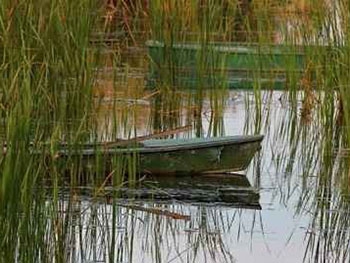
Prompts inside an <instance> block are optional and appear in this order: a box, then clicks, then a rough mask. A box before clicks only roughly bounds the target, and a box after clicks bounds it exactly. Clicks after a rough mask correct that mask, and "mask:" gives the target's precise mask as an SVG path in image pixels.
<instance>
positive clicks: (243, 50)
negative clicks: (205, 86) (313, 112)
mask: <svg viewBox="0 0 350 263" xmlns="http://www.w3.org/2000/svg"><path fill="white" fill-rule="evenodd" d="M230 45H231V46H230ZM146 46H147V47H148V48H165V47H166V45H165V44H164V43H163V42H160V41H158V40H147V41H146ZM169 47H170V48H173V49H180V50H189V51H198V50H201V49H202V47H203V46H201V45H200V44H197V43H173V44H172V45H171V46H169ZM205 47H207V48H208V49H209V50H212V51H216V52H219V53H232V54H249V55H278V56H295V55H300V56H304V55H305V52H304V51H302V50H300V49H301V48H303V46H300V47H298V46H293V45H281V44H259V43H257V44H247V43H241V42H227V43H219V42H209V43H208V44H206V45H205ZM288 47H289V48H292V49H293V51H284V50H280V49H278V48H282V49H287V48H288ZM271 49H272V50H271ZM276 49H277V50H276Z"/></svg>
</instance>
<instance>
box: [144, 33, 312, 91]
mask: <svg viewBox="0 0 350 263" xmlns="http://www.w3.org/2000/svg"><path fill="white" fill-rule="evenodd" d="M146 46H147V48H148V53H149V57H150V60H151V62H150V76H149V85H150V86H155V85H157V84H168V85H171V86H175V87H179V88H197V87H204V88H221V87H227V88H233V89H235V88H236V89H249V88H252V87H254V86H255V85H256V86H259V87H261V88H267V89H283V88H286V87H288V85H290V84H293V83H295V82H296V81H299V80H300V78H301V77H302V76H303V72H304V70H305V55H304V50H301V48H298V47H296V46H284V45H258V44H242V43H209V44H206V45H200V44H172V45H166V44H164V43H163V42H159V41H152V40H150V41H147V42H146Z"/></svg>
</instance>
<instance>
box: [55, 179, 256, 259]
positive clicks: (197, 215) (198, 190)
mask: <svg viewBox="0 0 350 263" xmlns="http://www.w3.org/2000/svg"><path fill="white" fill-rule="evenodd" d="M90 190H91V189H89V188H88V187H81V188H79V189H78V190H77V191H76V192H75V193H76V194H75V196H74V198H73V196H72V194H71V192H70V193H67V192H62V195H63V198H62V199H61V200H65V201H62V202H63V203H62V206H61V207H62V208H63V209H62V214H63V216H62V220H63V221H67V222H66V223H68V222H69V223H68V224H67V226H68V229H66V243H67V244H70V245H69V246H67V250H65V251H66V260H67V262H68V261H69V262H86V261H89V262H134V261H136V260H137V261H140V262H235V256H234V255H233V253H232V247H230V246H228V244H229V243H230V242H229V243H228V242H227V240H225V239H226V238H231V237H232V233H231V231H232V229H231V228H236V226H238V225H239V226H240V227H243V228H246V229H254V228H255V221H256V217H257V216H258V215H257V213H259V211H258V210H260V209H261V206H260V204H259V193H258V192H257V190H256V189H255V188H253V187H252V186H251V184H250V183H249V181H248V179H247V177H246V176H244V175H239V174H206V175H202V176H186V177H183V176H180V177H179V176H172V177H169V176H157V177H154V176H152V177H147V178H144V179H143V180H142V181H141V182H140V183H139V184H137V185H135V186H134V187H126V186H125V187H120V188H119V189H117V188H115V187H112V186H106V187H104V189H103V190H102V191H97V192H99V195H98V196H97V195H96V194H95V193H96V192H94V191H90ZM79 193H80V194H79ZM83 193H84V194H83ZM86 193H94V195H91V194H86ZM243 214H245V215H243ZM247 216H248V218H247ZM249 217H251V219H249ZM238 232H239V231H238ZM238 232H237V233H238ZM232 238H234V237H232ZM234 239H235V238H234ZM76 247H79V249H74V248H76Z"/></svg>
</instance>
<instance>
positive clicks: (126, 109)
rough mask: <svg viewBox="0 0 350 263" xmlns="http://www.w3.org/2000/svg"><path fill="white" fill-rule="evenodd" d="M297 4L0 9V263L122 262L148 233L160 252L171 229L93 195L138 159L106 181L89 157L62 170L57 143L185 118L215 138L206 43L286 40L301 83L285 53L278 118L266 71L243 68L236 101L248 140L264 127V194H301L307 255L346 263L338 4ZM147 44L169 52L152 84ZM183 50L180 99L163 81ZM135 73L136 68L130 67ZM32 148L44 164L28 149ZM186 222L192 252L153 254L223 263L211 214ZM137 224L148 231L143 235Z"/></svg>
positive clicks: (134, 131)
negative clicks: (185, 77) (246, 73)
mask: <svg viewBox="0 0 350 263" xmlns="http://www.w3.org/2000/svg"><path fill="white" fill-rule="evenodd" d="M296 3H298V1H289V3H283V2H281V1H275V0H269V1H253V2H252V3H249V1H223V0H206V1H200V0H189V1H188V0H187V1H183V0H180V1H172V0H162V1H160V0H154V1H142V0H138V1H123V0H121V1H118V0H116V1H106V2H103V1H96V0H82V1H73V0H63V1H61V0H60V1H58V0H52V1H39V2H38V1H31V0H29V1H28V0H26V1H24V0H17V1H10V0H3V1H1V3H0V51H1V52H0V122H1V128H0V134H1V142H2V143H1V144H2V149H3V150H2V153H1V157H0V232H1V233H3V234H2V235H1V237H0V247H1V250H0V262H9V261H11V262H49V261H55V262H67V261H68V260H70V261H81V262H84V261H86V260H87V259H91V260H95V261H96V260H100V259H101V260H105V261H107V260H108V261H110V262H115V261H123V260H125V259H127V260H129V261H130V262H132V261H133V260H135V256H134V254H136V255H137V254H138V253H143V252H142V251H141V252H140V251H134V235H135V233H136V231H143V232H144V233H145V235H147V233H149V234H150V235H151V236H152V237H153V239H152V240H148V239H147V238H146V239H144V241H143V242H145V243H146V244H145V246H144V249H145V250H146V251H145V252H144V253H146V254H147V255H150V257H151V258H152V259H154V261H155V262H164V255H163V254H162V253H161V252H162V251H163V250H164V246H166V245H169V244H164V243H162V240H163V238H164V236H168V235H170V236H173V238H174V240H173V241H172V243H171V244H170V245H171V246H172V245H174V244H178V243H179V240H178V239H177V234H178V231H179V229H183V227H184V225H183V224H182V223H177V222H173V221H171V220H162V219H161V218H159V217H154V218H151V217H149V216H148V217H147V215H145V214H142V215H140V214H141V213H139V212H135V211H132V210H131V211H129V210H127V209H124V208H121V207H120V204H118V202H117V201H116V200H117V197H118V193H117V191H113V194H112V197H110V198H107V201H106V202H104V201H103V202H102V203H103V205H101V198H102V199H103V198H106V196H108V194H107V192H106V187H105V186H106V185H108V186H112V187H113V188H114V189H118V187H120V186H121V185H122V183H123V182H124V180H125V179H126V180H127V182H128V183H129V184H130V185H133V184H137V173H136V170H137V156H136V155H129V156H119V157H117V158H115V160H113V162H112V166H113V168H114V170H113V174H107V179H106V167H104V165H103V160H102V155H97V157H96V159H95V160H93V165H92V167H93V168H91V170H89V171H86V170H83V167H82V165H81V159H80V158H79V156H78V157H77V158H73V157H72V158H70V159H69V160H68V161H67V162H66V163H61V162H60V161H59V158H57V150H58V149H59V148H60V147H61V145H62V143H65V144H67V145H69V149H68V150H69V151H72V152H76V151H79V147H80V145H81V144H82V143H87V142H89V143H96V142H101V141H112V140H115V139H117V138H120V137H122V138H124V139H125V138H126V139H127V138H132V137H136V136H140V135H145V134H149V133H152V132H155V131H164V130H169V129H175V128H176V127H179V126H182V125H187V124H191V125H192V126H193V130H191V131H190V132H189V133H186V134H182V136H198V137H200V136H220V135H224V134H225V133H226V131H227V130H228V129H229V128H230V127H227V126H225V119H224V112H225V110H226V109H227V97H228V94H229V91H228V88H227V87H226V86H225V85H224V82H222V80H224V79H225V72H224V71H223V70H217V68H219V69H220V66H222V65H223V63H224V62H225V58H224V59H223V60H221V59H217V60H215V59H213V58H210V57H208V55H207V54H208V53H210V52H212V50H213V46H212V43H219V42H221V43H222V42H225V43H228V42H229V43H233V42H234V43H240V44H241V45H243V46H248V47H249V46H252V45H253V46H255V47H256V46H257V47H259V48H262V47H265V48H266V47H272V48H273V47H275V46H278V45H279V46H281V45H282V46H283V45H284V46H287V47H288V48H289V50H290V52H292V53H293V52H302V54H303V61H304V64H303V68H302V70H301V71H300V70H299V71H298V73H295V72H296V70H297V69H298V64H297V63H296V59H295V57H293V56H290V57H288V59H286V60H285V63H284V72H283V74H284V76H286V79H287V82H286V85H285V88H284V91H283V92H282V93H281V97H280V100H279V101H280V103H281V105H282V106H283V107H284V106H285V107H286V108H288V110H287V111H281V112H283V114H284V115H283V116H280V115H278V113H276V112H274V111H273V109H272V108H273V107H274V106H273V103H274V102H273V101H275V100H273V99H272V97H273V95H272V91H263V90H262V89H263V86H262V84H261V81H260V80H261V77H262V74H266V75H268V76H269V77H271V78H274V77H276V76H277V75H276V71H272V70H271V71H267V72H262V70H261V68H260V69H259V70H254V71H253V73H252V76H253V80H254V81H253V85H252V87H251V93H252V94H253V97H254V99H253V100H252V99H251V98H250V97H246V98H245V103H246V109H247V112H246V114H245V115H246V128H245V132H246V133H265V134H266V135H267V140H270V141H273V142H274V143H272V144H271V145H272V146H271V149H270V150H269V153H270V155H271V156H268V157H269V158H271V162H272V163H273V164H274V167H275V168H276V169H275V171H274V172H275V174H276V175H281V174H283V175H284V176H283V178H282V179H280V180H278V181H277V182H278V187H277V189H279V191H281V192H283V193H285V196H284V197H283V198H284V200H283V202H286V203H287V202H288V200H289V198H290V196H292V195H293V193H294V192H293V190H294V189H295V185H299V186H300V185H301V189H302V191H301V194H300V196H299V202H298V207H297V209H296V214H303V213H305V210H308V211H310V209H311V210H312V220H311V222H310V229H317V231H318V232H317V231H315V232H313V233H311V234H310V235H308V236H307V237H308V240H309V243H308V246H307V248H306V253H305V261H310V262H324V261H325V260H326V259H327V256H329V255H330V254H331V255H332V256H333V257H334V258H336V257H338V258H339V259H343V261H345V260H346V259H348V258H349V254H348V235H347V231H345V230H346V229H347V228H348V226H349V222H348V220H347V219H346V215H347V210H348V195H349V187H348V185H349V182H348V177H349V167H348V163H349V159H348V156H347V154H346V153H347V152H348V147H349V143H350V141H349V140H350V129H349V127H350V116H349V112H350V109H349V105H350V102H349V98H350V95H349V94H348V93H349V87H350V84H349V79H350V78H349V65H350V61H349V57H350V56H349V54H350V53H349V50H350V49H349V32H348V29H349V25H348V23H349V19H348V18H349V17H348V16H349V12H348V10H349V8H350V7H349V3H348V1H345V0H338V1H335V2H334V3H333V2H330V1H316V0H309V1H306V0H305V1H303V3H304V4H302V5H299V4H296ZM311 6H317V8H311ZM149 39H152V40H157V41H160V42H162V43H163V44H164V47H165V48H166V49H167V50H168V51H167V52H165V54H164V56H163V58H164V61H163V62H164V65H165V66H164V67H162V70H161V72H160V81H159V82H157V83H156V85H155V87H152V88H153V90H150V89H147V87H145V84H144V77H145V72H147V71H148V66H149V65H151V63H152V61H150V58H149V57H148V56H147V55H145V47H144V42H145V41H146V40H149ZM184 43H194V44H196V45H198V46H199V47H200V49H199V50H200V51H199V52H198V53H197V54H196V61H195V64H194V67H195V72H196V74H197V79H198V80H200V81H199V82H198V83H196V84H195V88H194V89H193V90H192V91H190V92H188V91H186V92H185V91H184V90H182V89H181V87H179V86H177V85H175V84H176V77H177V75H178V74H179V69H178V65H177V64H176V63H175V62H174V61H176V59H177V57H176V56H175V54H174V53H172V52H171V48H172V47H173V46H174V45H177V44H184ZM125 50H128V52H127V55H125V53H126V52H125ZM132 54H136V55H135V56H136V58H135V59H133V57H132ZM138 54H140V57H141V58H139V57H137V56H138ZM253 59H254V58H253ZM264 59H265V60H267V61H273V60H274V58H273V57H272V56H271V57H269V56H266V57H264ZM135 67H136V68H139V69H141V70H140V71H133V69H135ZM180 73H181V72H180ZM208 76H209V78H214V80H215V81H214V84H213V85H212V86H211V87H209V88H208V87H205V85H204V83H203V81H204V80H205V79H206V78H208ZM124 99H128V100H126V101H125V100H124ZM120 100H121V101H122V102H121V101H120ZM106 101H107V103H106ZM276 114H277V116H276ZM145 115H147V116H146V117H145ZM204 122H205V123H207V124H208V125H207V126H205V125H204V124H203V123H204ZM140 126H141V127H142V128H141V129H139V127H140ZM269 136H271V137H269ZM274 145H279V146H280V145H283V147H277V146H276V147H274ZM31 148H34V149H39V150H40V152H41V153H43V154H35V155H33V154H32V153H31V152H30V150H28V149H31ZM264 150H266V151H268V149H265V148H264ZM335 153H336V154H335ZM265 158H266V157H265ZM264 162H266V161H261V160H260V159H258V160H257V161H256V164H255V165H254V168H253V169H254V171H255V172H254V174H256V177H255V178H254V180H255V183H256V186H257V187H259V185H260V181H259V180H260V166H262V165H264ZM265 165H268V164H265ZM313 176H315V177H317V180H314V177H313ZM296 177H297V178H296ZM82 185H88V186H89V187H88V190H86V191H87V192H88V194H87V195H86V197H84V195H83V194H82V193H81V192H80V190H77V189H81V188H80V187H81V186H82ZM310 185H311V186H312V187H314V189H313V190H310ZM82 196H83V197H82ZM109 196H110V194H109ZM84 198H87V199H88V201H87V202H86V203H87V204H86V203H85V201H84V200H81V199H84ZM330 200H331V202H330ZM177 208H179V207H176V209H177ZM334 210H336V211H334ZM330 211H332V212H330ZM188 212H189V213H190V214H191V216H192V218H196V220H197V219H198V222H197V221H196V222H190V223H188V225H189V227H190V228H191V229H194V227H196V229H197V228H198V231H197V230H196V232H195V234H191V233H192V232H191V230H189V232H188V235H187V237H186V239H187V241H188V244H189V247H186V248H184V247H176V253H175V254H174V255H173V254H172V256H173V258H166V259H167V260H174V261H176V259H177V258H181V257H183V256H184V255H186V256H185V257H186V258H187V259H188V260H192V261H194V260H195V259H196V258H197V257H198V255H199V254H200V253H204V254H206V253H208V257H210V258H211V259H212V260H213V261H215V259H217V258H220V259H221V260H222V261H226V262H232V261H234V255H232V253H231V252H230V250H229V248H227V247H226V245H225V243H224V242H223V241H222V240H221V236H220V235H219V234H218V232H220V231H223V232H225V231H228V230H227V229H221V228H220V225H221V224H222V222H223V221H224V219H223V217H220V216H218V213H217V211H215V209H211V208H205V209H203V208H201V207H198V210H196V211H193V210H191V211H188ZM124 217H125V218H126V219H125V218H124ZM139 218H141V219H139ZM210 218H212V220H211V219H210ZM123 220H124V221H123ZM138 220H140V222H149V224H144V223H142V224H141V225H142V226H141V225H139V224H140V223H139V221H138ZM207 220H209V221H210V222H207ZM227 220H228V221H230V222H232V219H227ZM253 221H254V220H253ZM120 222H122V224H126V225H127V226H123V231H125V232H123V234H120V233H119V232H118V231H120V229H119V227H120V225H119V224H120ZM252 224H253V225H254V223H252ZM179 225H180V226H179ZM224 226H226V225H225V224H222V227H224ZM142 227H145V228H146V229H141V228H142ZM138 228H140V229H141V230H140V229H138ZM252 228H254V227H252ZM125 229H127V230H125ZM98 246H99V247H98ZM218 248H219V249H218Z"/></svg>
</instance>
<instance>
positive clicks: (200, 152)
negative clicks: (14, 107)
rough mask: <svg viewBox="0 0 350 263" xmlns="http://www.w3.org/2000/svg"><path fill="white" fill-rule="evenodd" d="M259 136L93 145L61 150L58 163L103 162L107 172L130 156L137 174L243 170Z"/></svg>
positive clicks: (261, 137)
mask: <svg viewBox="0 0 350 263" xmlns="http://www.w3.org/2000/svg"><path fill="white" fill-rule="evenodd" d="M262 139H263V136H262V135H252V136H224V137H215V138H194V139H151V140H144V141H142V142H140V143H139V142H138V143H136V144H133V145H128V146H124V147H120V146H118V144H116V145H115V146H113V145H112V146H111V145H110V146H104V145H103V144H98V145H95V146H92V145H89V146H81V147H77V146H76V147H74V148H70V147H62V148H61V149H59V150H58V151H57V156H58V158H57V159H59V160H63V163H64V161H65V160H67V159H69V160H73V159H74V160H77V159H78V160H79V161H80V162H81V163H82V164H83V165H84V167H93V166H94V164H96V160H97V159H98V160H100V161H102V162H103V167H105V170H106V172H110V171H112V170H115V167H114V166H115V165H117V163H118V162H117V159H118V158H120V157H123V156H124V157H125V156H130V155H132V156H133V157H134V158H136V162H137V163H136V164H137V165H136V167H138V169H137V171H138V173H146V174H161V175H164V174H167V175H169V174H176V175H178V174H201V173H208V172H211V173H212V172H229V171H241V170H245V169H246V168H247V166H248V165H249V163H250V161H251V160H252V158H253V156H254V155H255V153H256V152H257V151H258V150H259V149H260V148H261V141H262Z"/></svg>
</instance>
